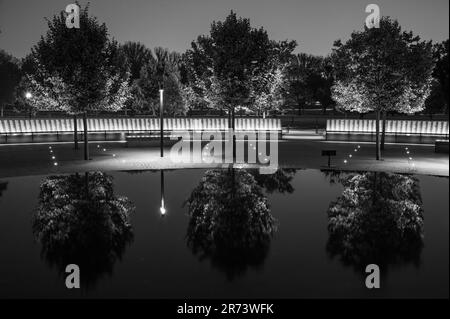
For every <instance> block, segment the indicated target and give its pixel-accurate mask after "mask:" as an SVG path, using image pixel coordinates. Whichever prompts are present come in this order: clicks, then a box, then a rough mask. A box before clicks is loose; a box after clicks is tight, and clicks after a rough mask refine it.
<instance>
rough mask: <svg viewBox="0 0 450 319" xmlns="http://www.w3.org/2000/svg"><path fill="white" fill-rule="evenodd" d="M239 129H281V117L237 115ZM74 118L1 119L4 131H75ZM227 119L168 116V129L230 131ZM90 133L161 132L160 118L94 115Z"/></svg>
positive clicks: (80, 123)
mask: <svg viewBox="0 0 450 319" xmlns="http://www.w3.org/2000/svg"><path fill="white" fill-rule="evenodd" d="M235 123H236V130H237V131H247V130H248V131H281V123H280V120H279V119H260V118H237V119H236V122H235ZM73 124H74V123H73V119H68V118H67V119H3V120H0V134H27V133H28V134H29V133H35V134H39V133H64V132H67V133H69V132H70V133H71V132H73ZM77 125H78V130H79V131H80V132H81V131H83V121H82V120H81V119H79V120H78V124H77ZM227 127H228V119H226V118H166V119H164V130H167V131H188V130H189V131H192V130H194V131H196V130H205V131H217V130H226V129H227ZM88 130H89V132H105V131H107V132H139V131H158V130H159V119H158V118H91V119H88Z"/></svg>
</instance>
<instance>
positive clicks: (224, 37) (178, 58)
mask: <svg viewBox="0 0 450 319" xmlns="http://www.w3.org/2000/svg"><path fill="white" fill-rule="evenodd" d="M88 9H89V7H88V6H86V7H84V8H83V9H81V10H80V26H81V27H80V28H79V29H75V28H74V29H69V28H67V27H66V25H65V19H66V16H65V13H63V12H62V13H61V14H59V15H55V16H54V17H53V18H52V19H51V20H48V31H47V33H46V35H44V36H42V37H41V39H40V41H39V42H38V43H37V44H36V45H35V46H34V47H33V48H32V50H31V53H30V54H29V55H28V56H27V57H26V58H25V59H24V60H23V61H22V62H21V63H18V62H17V61H15V60H14V59H13V58H12V57H10V56H8V55H6V54H5V53H1V54H0V63H1V64H0V70H1V72H2V74H3V73H5V74H7V75H8V76H5V77H4V76H3V75H2V77H1V79H2V81H5V83H2V89H3V90H2V92H1V94H0V104H1V105H2V106H3V105H4V104H5V103H11V102H15V103H16V104H18V105H28V106H30V107H31V109H32V110H58V111H64V112H67V113H68V114H72V115H73V116H74V119H75V121H74V123H75V130H76V123H77V122H76V118H77V116H83V119H84V122H85V123H86V121H87V116H88V113H91V112H97V111H117V110H120V109H130V110H132V111H134V112H144V111H145V112H150V113H151V114H153V115H158V113H159V107H158V106H159V90H160V89H161V88H164V98H165V105H164V112H165V113H166V114H167V115H170V116H176V115H183V114H185V113H186V111H187V110H188V109H193V108H201V109H204V108H210V109H216V110H217V109H218V110H221V111H223V112H225V113H226V114H228V116H229V118H230V127H234V120H233V119H234V113H235V111H236V110H240V109H245V110H247V111H248V112H252V113H253V114H256V115H258V116H265V115H266V114H267V113H268V112H270V111H272V110H279V109H280V108H282V107H284V106H286V105H291V104H296V105H298V108H299V112H300V113H302V110H303V109H304V107H305V106H307V105H312V104H315V103H316V102H320V104H321V105H322V106H323V107H324V110H325V109H326V107H327V106H329V105H334V104H335V106H336V108H337V109H339V110H342V111H351V112H358V113H368V112H375V114H376V115H377V119H380V118H384V119H385V118H386V115H387V113H389V112H400V113H415V112H419V111H422V110H423V109H424V108H425V107H428V109H430V110H436V109H438V108H440V109H441V110H444V111H448V93H447V88H448V41H446V42H444V43H442V44H436V45H434V46H433V45H432V43H431V41H430V42H425V41H421V40H420V38H419V37H418V36H415V35H413V34H412V32H406V31H403V30H402V29H401V27H400V25H399V24H398V22H397V21H395V20H392V19H390V18H387V17H385V18H382V19H381V22H380V28H372V29H368V28H367V27H366V28H365V29H363V30H362V31H355V32H353V33H352V34H351V37H350V39H349V40H348V41H347V42H345V43H342V42H341V41H340V40H339V41H336V43H335V46H334V49H333V52H332V53H331V54H330V56H328V57H317V56H312V55H307V54H294V53H293V52H294V50H295V48H296V46H297V43H296V42H295V41H274V40H271V39H269V37H268V34H267V32H266V30H264V29H263V28H262V27H261V28H254V27H252V26H251V24H250V20H249V19H245V18H240V17H238V16H237V15H236V13H234V12H231V13H230V14H229V15H228V17H227V18H226V19H225V20H224V21H219V22H213V23H212V24H211V29H210V33H209V34H208V35H203V36H199V37H198V38H197V39H196V40H195V41H193V42H192V45H191V49H189V50H187V51H186V52H185V53H184V54H179V53H176V52H170V51H169V50H167V49H163V48H159V47H158V48H155V49H154V50H150V49H148V48H146V47H145V46H144V45H143V44H140V43H136V42H128V43H125V44H123V45H120V44H118V43H117V42H116V41H115V40H114V39H111V38H110V37H109V35H108V30H107V27H106V25H105V24H101V23H99V22H98V20H97V18H95V17H92V16H89V13H88ZM19 64H20V67H19ZM27 91H29V92H31V93H32V94H31V95H29V96H28V99H25V98H24V92H27ZM30 97H31V98H30ZM377 123H379V121H377ZM84 127H85V129H86V127H87V126H86V125H84ZM383 127H384V125H383ZM381 130H382V129H381ZM378 131H380V128H379V127H378V126H377V133H378ZM85 133H86V132H85ZM76 136H77V134H75V137H76ZM84 136H85V139H87V134H84ZM378 136H379V134H377V137H378ZM377 142H378V143H377V145H378V146H377V158H380V157H381V155H380V150H381V149H382V147H383V138H382V137H381V143H379V142H380V141H378V139H377ZM75 146H76V147H77V140H76V138H75ZM85 149H86V155H85V157H86V159H87V158H88V154H87V141H86V143H85Z"/></svg>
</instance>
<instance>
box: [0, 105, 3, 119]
mask: <svg viewBox="0 0 450 319" xmlns="http://www.w3.org/2000/svg"><path fill="white" fill-rule="evenodd" d="M0 117H3V104H2V106H1V112H0Z"/></svg>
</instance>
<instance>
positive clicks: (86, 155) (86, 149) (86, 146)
mask: <svg viewBox="0 0 450 319" xmlns="http://www.w3.org/2000/svg"><path fill="white" fill-rule="evenodd" d="M83 129H84V160H85V161H87V160H89V138H88V127H87V112H84V113H83Z"/></svg>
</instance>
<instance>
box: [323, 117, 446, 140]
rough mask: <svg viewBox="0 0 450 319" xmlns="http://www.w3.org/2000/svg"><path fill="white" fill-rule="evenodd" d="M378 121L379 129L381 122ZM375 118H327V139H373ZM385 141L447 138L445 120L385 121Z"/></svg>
mask: <svg viewBox="0 0 450 319" xmlns="http://www.w3.org/2000/svg"><path fill="white" fill-rule="evenodd" d="M381 123H382V122H381V121H380V129H381V127H382V126H381V125H382V124H381ZM375 124H376V120H355V119H344V120H341V119H329V120H327V130H326V133H327V139H328V140H342V139H347V140H348V139H349V140H373V139H374V138H375V132H376V127H375ZM386 134H387V141H389V140H390V141H397V142H403V141H417V142H427V143H428V142H433V141H434V139H435V138H447V139H448V122H447V121H417V120H416V121H413V120H388V121H386Z"/></svg>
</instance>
